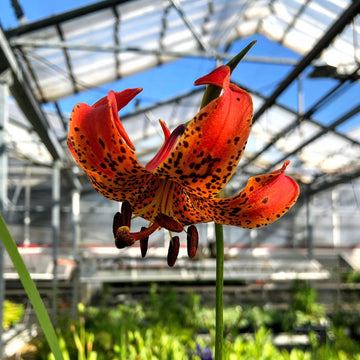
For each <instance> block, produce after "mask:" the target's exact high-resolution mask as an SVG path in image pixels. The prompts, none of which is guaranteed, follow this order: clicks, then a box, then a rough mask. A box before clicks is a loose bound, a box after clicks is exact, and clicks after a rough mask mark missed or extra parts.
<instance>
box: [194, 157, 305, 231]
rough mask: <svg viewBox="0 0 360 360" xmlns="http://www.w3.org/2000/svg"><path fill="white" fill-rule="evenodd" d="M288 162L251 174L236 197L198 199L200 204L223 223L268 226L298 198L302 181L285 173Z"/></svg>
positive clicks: (255, 226) (199, 205)
mask: <svg viewBox="0 0 360 360" xmlns="http://www.w3.org/2000/svg"><path fill="white" fill-rule="evenodd" d="M288 164H289V162H288V161H286V162H285V163H284V165H283V167H282V168H281V169H279V170H276V171H274V172H272V173H269V174H266V175H258V176H254V177H252V178H250V179H249V181H248V183H247V185H246V187H245V189H244V190H243V191H242V192H241V193H240V194H238V195H236V196H234V197H231V198H227V199H221V198H212V199H203V200H198V201H197V203H196V207H197V208H202V209H203V212H204V215H205V216H208V217H210V218H211V219H212V220H214V221H215V222H217V223H220V224H224V225H236V226H240V227H242V228H249V229H251V228H258V227H262V226H266V225H268V224H270V223H272V222H274V221H276V220H277V219H279V218H280V217H281V216H283V215H284V214H285V213H286V212H287V211H288V210H289V209H290V208H291V207H292V206H293V205H294V204H295V202H296V199H297V198H298V195H299V186H298V184H297V183H296V181H295V180H294V179H292V178H291V177H289V176H286V175H285V169H286V167H287V165H288Z"/></svg>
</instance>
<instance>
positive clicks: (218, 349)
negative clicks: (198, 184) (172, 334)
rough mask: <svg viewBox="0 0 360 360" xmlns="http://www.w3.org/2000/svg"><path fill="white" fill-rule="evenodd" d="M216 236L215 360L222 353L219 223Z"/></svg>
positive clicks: (222, 275) (221, 282)
mask: <svg viewBox="0 0 360 360" xmlns="http://www.w3.org/2000/svg"><path fill="white" fill-rule="evenodd" d="M215 237H216V315H215V317H216V329H215V360H221V359H222V357H223V356H222V355H223V350H222V349H223V338H224V330H223V329H224V325H223V292H224V232H223V226H222V225H221V224H215Z"/></svg>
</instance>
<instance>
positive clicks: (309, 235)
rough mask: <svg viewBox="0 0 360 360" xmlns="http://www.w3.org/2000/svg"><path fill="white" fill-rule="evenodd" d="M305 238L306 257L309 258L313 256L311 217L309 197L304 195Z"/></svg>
mask: <svg viewBox="0 0 360 360" xmlns="http://www.w3.org/2000/svg"><path fill="white" fill-rule="evenodd" d="M305 201H306V240H307V248H308V258H309V259H310V260H311V259H312V258H313V256H314V242H313V225H312V219H311V198H310V196H309V195H306V200H305Z"/></svg>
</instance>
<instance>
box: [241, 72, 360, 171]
mask: <svg viewBox="0 0 360 360" xmlns="http://www.w3.org/2000/svg"><path fill="white" fill-rule="evenodd" d="M356 71H357V70H356ZM344 85H349V86H350V85H351V83H349V82H346V80H342V81H341V82H339V83H338V84H336V85H335V86H334V87H333V88H332V89H330V90H329V91H328V92H327V93H326V94H325V95H324V96H322V97H321V98H320V99H319V100H318V101H317V102H316V103H315V104H314V105H313V106H312V107H311V108H310V109H309V110H307V111H306V112H305V113H303V114H299V115H298V116H297V117H296V119H295V120H294V121H293V122H292V123H291V124H289V125H288V126H287V127H286V128H285V129H283V130H282V131H280V132H279V133H278V134H276V135H275V136H273V138H272V139H271V141H269V142H268V143H267V144H266V145H265V146H264V147H263V148H262V149H261V150H259V151H258V152H257V153H255V154H254V155H252V156H251V157H250V158H249V159H248V160H247V162H246V163H244V164H242V165H240V166H239V170H243V169H245V168H246V167H247V166H249V165H250V164H251V163H252V162H254V161H255V160H256V159H257V158H259V157H260V156H261V155H262V154H263V153H265V151H267V150H269V149H270V148H271V147H272V146H273V145H274V144H275V143H276V142H277V141H278V140H279V139H281V138H282V137H284V136H285V135H286V134H287V133H289V132H290V131H291V130H293V129H295V128H296V127H297V126H298V125H299V123H300V122H301V121H302V120H303V119H309V120H310V121H311V122H313V123H316V125H318V126H321V127H323V125H322V124H319V123H317V122H315V121H313V120H311V118H310V117H311V116H312V115H313V114H314V113H315V112H317V111H318V110H320V109H321V108H322V107H323V106H324V105H326V103H327V102H328V101H329V100H330V99H332V98H333V97H334V96H335V95H336V94H337V93H338V91H339V90H340V89H341V88H343V86H344ZM342 90H343V91H344V89H342ZM257 95H258V96H260V95H259V94H257ZM277 105H278V106H280V105H279V104H277ZM284 108H285V107H284ZM286 110H289V109H286Z"/></svg>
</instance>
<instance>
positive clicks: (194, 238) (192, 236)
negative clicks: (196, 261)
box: [187, 225, 199, 259]
mask: <svg viewBox="0 0 360 360" xmlns="http://www.w3.org/2000/svg"><path fill="white" fill-rule="evenodd" d="M198 245H199V234H198V231H197V229H196V226H195V225H190V226H189V227H188V229H187V252H188V256H189V258H191V259H192V258H193V257H194V256H195V255H196V251H197V248H198Z"/></svg>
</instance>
